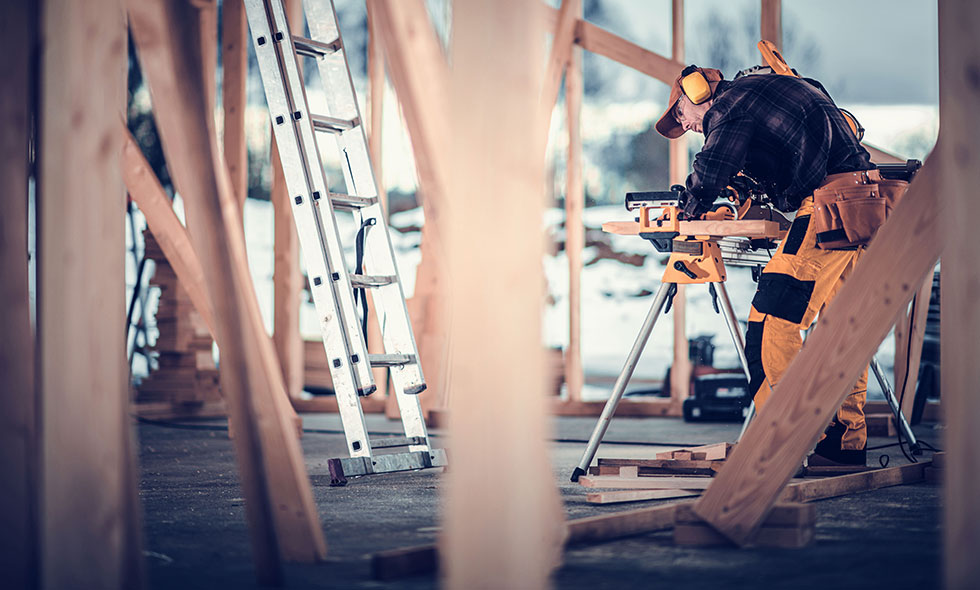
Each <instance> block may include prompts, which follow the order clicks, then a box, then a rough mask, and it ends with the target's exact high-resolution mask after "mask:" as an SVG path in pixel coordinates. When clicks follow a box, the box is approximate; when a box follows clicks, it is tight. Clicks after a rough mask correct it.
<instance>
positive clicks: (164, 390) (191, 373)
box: [135, 231, 225, 418]
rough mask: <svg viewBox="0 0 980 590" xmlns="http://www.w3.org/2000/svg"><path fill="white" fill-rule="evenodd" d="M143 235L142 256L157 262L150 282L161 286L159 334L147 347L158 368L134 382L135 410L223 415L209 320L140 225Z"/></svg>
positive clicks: (154, 414) (160, 415) (160, 414)
mask: <svg viewBox="0 0 980 590" xmlns="http://www.w3.org/2000/svg"><path fill="white" fill-rule="evenodd" d="M143 237H144V239H145V240H146V242H145V243H146V256H147V257H148V258H151V259H152V260H153V261H154V262H155V263H156V271H155V272H154V274H153V278H152V279H151V280H150V285H152V286H156V287H158V288H159V289H160V302H159V305H158V307H157V313H156V325H157V329H158V330H159V335H158V336H157V339H156V342H155V343H154V345H153V347H152V349H151V350H152V352H153V353H154V355H155V356H156V359H157V368H156V369H154V370H152V371H151V372H150V375H149V376H148V377H147V378H145V379H143V381H142V383H140V385H139V387H138V388H137V394H136V400H135V410H136V413H137V414H138V415H140V416H143V417H154V418H168V417H185V416H221V415H224V414H225V406H224V402H223V401H222V399H221V393H220V391H219V387H218V369H217V367H216V366H215V363H214V358H213V356H212V352H211V347H212V342H213V341H212V338H211V334H210V333H209V332H208V327H207V324H206V323H205V322H204V319H203V318H202V317H201V315H200V314H199V313H198V312H197V310H196V309H195V308H194V305H193V304H192V303H191V299H190V296H189V295H188V294H187V291H186V290H185V289H184V288H183V287H182V286H181V285H180V283H179V281H178V280H177V275H176V274H175V273H174V270H173V268H172V267H171V266H170V264H169V262H167V259H166V257H165V256H164V255H163V251H162V250H161V249H160V247H159V245H158V244H157V242H156V240H155V239H154V238H153V234H151V233H150V232H148V231H144V232H143Z"/></svg>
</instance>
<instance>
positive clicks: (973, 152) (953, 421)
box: [920, 0, 980, 590]
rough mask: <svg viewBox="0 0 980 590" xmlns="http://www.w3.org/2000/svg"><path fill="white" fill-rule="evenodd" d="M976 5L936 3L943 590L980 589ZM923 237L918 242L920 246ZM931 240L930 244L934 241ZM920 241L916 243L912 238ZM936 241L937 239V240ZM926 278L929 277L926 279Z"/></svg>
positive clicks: (979, 14) (979, 52) (979, 17)
mask: <svg viewBox="0 0 980 590" xmlns="http://www.w3.org/2000/svg"><path fill="white" fill-rule="evenodd" d="M978 29H980V5H978V4H977V3H976V2H962V1H958V2H957V1H950V0H942V1H941V2H940V3H939V116H940V121H942V123H941V126H940V130H939V141H938V144H937V148H936V151H938V152H939V153H938V154H936V155H933V156H931V157H930V158H929V160H927V162H926V166H928V165H930V164H932V160H933V158H936V157H937V155H938V157H939V158H940V161H939V164H940V165H941V166H942V169H941V172H942V178H943V182H942V184H941V185H940V186H939V187H937V190H936V195H935V198H938V199H942V200H946V201H948V203H947V206H946V209H945V211H943V215H942V217H941V218H940V227H941V228H942V234H941V236H942V237H945V239H946V249H945V251H944V253H943V268H942V273H943V276H942V281H943V284H942V291H941V293H942V311H943V313H942V326H941V330H940V331H941V334H942V335H941V338H942V346H941V349H942V353H941V354H942V361H941V366H942V380H941V381H942V388H943V405H944V410H945V412H944V415H945V421H946V428H947V431H946V436H945V437H944V442H945V445H944V448H945V450H946V455H947V458H948V460H949V463H950V464H949V465H948V466H947V468H946V469H945V477H946V479H945V482H944V484H945V485H944V497H943V500H944V501H943V504H944V506H945V513H944V522H943V525H944V526H943V537H944V540H945V543H944V550H945V555H944V561H945V584H946V588H949V589H950V590H967V589H970V588H978V587H980V560H978V559H977V547H980V503H978V502H977V498H980V453H977V448H978V447H980V434H978V430H977V426H978V425H980V395H977V384H978V383H980V364H978V363H977V334H980V307H978V305H977V288H978V285H980V261H978V259H977V256H976V251H977V250H976V224H977V219H980V201H978V200H977V186H980V148H978V146H977V142H976V138H977V136H978V134H980V114H978V113H977V105H978V104H980V69H978V68H980V66H978V64H980V46H978V45H977V42H976V31H977V30H978ZM925 237H927V236H923V238H925ZM937 237H938V236H937ZM920 239H921V238H920ZM940 239H941V238H940ZM929 274H930V276H931V275H932V273H931V272H930V273H929Z"/></svg>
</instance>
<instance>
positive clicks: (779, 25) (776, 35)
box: [759, 0, 783, 51]
mask: <svg viewBox="0 0 980 590" xmlns="http://www.w3.org/2000/svg"><path fill="white" fill-rule="evenodd" d="M761 13H762V20H761V21H760V22H759V32H760V34H761V35H762V38H763V39H765V40H766V41H772V42H773V44H774V45H775V46H776V47H777V48H778V49H779V50H780V51H782V49H783V0H762V11H761Z"/></svg>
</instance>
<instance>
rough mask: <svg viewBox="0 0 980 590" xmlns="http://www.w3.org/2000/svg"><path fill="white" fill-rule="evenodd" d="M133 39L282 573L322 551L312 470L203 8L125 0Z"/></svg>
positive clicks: (252, 511) (248, 486)
mask: <svg viewBox="0 0 980 590" xmlns="http://www.w3.org/2000/svg"><path fill="white" fill-rule="evenodd" d="M128 8H129V15H130V25H131V29H132V32H133V38H134V40H135V42H136V46H137V49H138V51H139V57H140V63H141V64H142V66H143V72H144V75H145V76H146V79H147V82H148V84H149V87H150V93H151V96H152V98H153V104H154V115H155V117H156V120H157V123H158V129H159V130H160V135H161V141H162V143H163V148H164V154H165V155H166V157H167V163H168V166H169V168H170V172H171V174H172V176H173V178H174V183H175V186H176V187H177V190H178V191H179V192H180V193H181V194H182V195H184V197H185V207H186V211H187V220H188V230H189V232H190V236H191V239H192V241H193V243H194V245H195V250H196V251H197V252H198V254H199V255H200V257H201V263H202V265H203V266H204V269H205V272H206V273H207V274H208V276H210V277H213V281H212V283H211V284H212V289H211V291H210V293H211V298H212V309H213V310H214V313H215V327H216V329H217V331H218V340H219V341H220V342H222V344H223V347H222V349H221V355H222V359H223V361H222V364H223V365H227V366H228V367H230V368H231V370H227V371H225V372H224V373H223V374H222V390H223V392H224V394H225V399H226V401H227V402H228V407H229V412H230V416H231V419H232V421H233V423H234V425H235V437H234V442H235V447H236V454H237V456H238V460H239V470H240V473H241V480H242V487H243V489H244V493H245V498H246V515H247V516H248V519H249V524H250V527H249V530H250V533H251V539H252V547H253V554H254V557H255V560H256V569H257V573H258V577H259V580H260V581H261V582H262V583H278V582H279V581H280V580H281V568H280V564H279V556H280V554H281V555H282V557H283V558H284V559H287V560H295V561H316V560H319V559H322V558H323V557H324V556H325V554H326V543H325V541H324V539H323V531H322V529H321V528H320V523H319V520H318V518H317V511H316V507H315V505H314V503H313V494H312V490H311V488H310V482H309V477H308V476H307V473H306V467H305V465H304V463H303V456H302V453H301V451H300V448H299V442H298V440H297V438H296V435H295V428H294V425H293V423H292V414H291V409H290V407H289V402H288V399H287V398H286V396H285V395H284V391H285V388H284V385H283V382H282V375H281V374H280V369H279V366H278V363H277V362H276V357H275V351H274V350H273V347H272V342H271V340H270V339H269V337H268V335H267V334H266V333H265V330H264V328H263V327H262V319H261V313H260V311H259V307H258V300H257V299H256V296H255V290H254V287H253V285H252V282H251V278H250V275H249V272H248V267H247V262H246V258H245V238H244V233H243V229H242V221H241V210H240V208H239V206H238V202H237V201H236V199H235V196H234V194H233V193H232V191H231V181H230V179H229V177H228V169H227V166H226V165H225V163H224V160H223V159H222V157H221V155H220V152H219V150H218V143H217V137H216V133H215V129H214V121H213V118H212V116H211V112H210V111H209V109H208V102H207V90H206V84H205V80H204V76H203V67H202V64H201V61H202V56H201V48H200V42H199V40H200V38H201V37H200V30H201V24H202V23H201V20H200V17H201V14H200V12H199V11H198V10H197V8H196V6H195V5H193V4H191V3H185V2H167V1H165V0H159V1H157V2H146V1H144V0H131V1H130V2H129V5H128Z"/></svg>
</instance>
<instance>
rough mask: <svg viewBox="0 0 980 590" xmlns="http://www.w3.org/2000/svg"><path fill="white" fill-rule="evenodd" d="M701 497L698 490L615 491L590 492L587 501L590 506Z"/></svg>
mask: <svg viewBox="0 0 980 590" xmlns="http://www.w3.org/2000/svg"><path fill="white" fill-rule="evenodd" d="M699 495H701V492H700V491H697V490H615V491H611V492H589V493H588V494H586V495H585V501H586V502H589V503H590V504H619V503H622V502H639V501H642V500H665V499H669V498H686V497H688V496H699Z"/></svg>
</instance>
